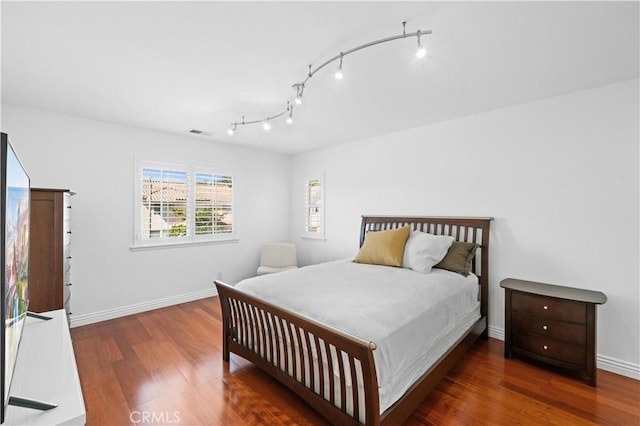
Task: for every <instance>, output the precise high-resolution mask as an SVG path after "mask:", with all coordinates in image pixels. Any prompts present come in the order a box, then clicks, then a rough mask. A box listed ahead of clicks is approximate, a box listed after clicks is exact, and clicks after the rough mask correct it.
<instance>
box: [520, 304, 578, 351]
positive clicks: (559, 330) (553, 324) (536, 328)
mask: <svg viewBox="0 0 640 426" xmlns="http://www.w3.org/2000/svg"><path fill="white" fill-rule="evenodd" d="M511 327H512V328H514V329H517V330H521V331H527V332H529V333H532V334H537V335H538V336H541V337H551V338H552V339H558V340H563V341H565V342H571V343H575V344H578V345H584V344H585V343H586V341H587V327H586V326H584V325H581V324H574V323H570V322H561V321H555V320H551V319H547V318H540V317H538V316H534V315H530V314H525V313H522V312H513V313H512V314H511Z"/></svg>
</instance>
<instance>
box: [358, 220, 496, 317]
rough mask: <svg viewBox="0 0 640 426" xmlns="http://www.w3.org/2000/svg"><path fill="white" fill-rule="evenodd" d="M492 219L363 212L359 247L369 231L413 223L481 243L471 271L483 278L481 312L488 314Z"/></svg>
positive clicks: (417, 227) (414, 226)
mask: <svg viewBox="0 0 640 426" xmlns="http://www.w3.org/2000/svg"><path fill="white" fill-rule="evenodd" d="M492 220H493V218H492V217H435V216H434V217H431V216H422V217H405V216H362V224H361V226H360V247H362V243H364V238H365V236H366V235H367V232H369V231H384V230H387V229H395V228H400V227H403V226H406V225H410V226H411V230H412V231H415V230H417V231H421V232H427V233H429V234H434V235H448V236H451V237H454V238H455V239H456V241H466V242H469V243H476V244H479V245H480V247H479V248H478V250H477V252H476V257H475V262H474V263H473V265H472V271H473V273H474V274H476V275H477V276H478V280H479V282H480V302H481V308H480V312H481V315H483V316H485V315H487V310H488V306H489V226H490V224H491V221H492Z"/></svg>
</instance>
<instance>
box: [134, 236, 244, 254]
mask: <svg viewBox="0 0 640 426" xmlns="http://www.w3.org/2000/svg"><path fill="white" fill-rule="evenodd" d="M238 241H240V240H239V239H238V238H235V237H234V238H229V239H224V240H202V241H180V242H172V243H162V244H147V245H145V244H141V245H133V246H131V247H130V250H131V251H145V250H156V249H170V248H176V247H185V246H202V245H208V244H235V243H237V242H238Z"/></svg>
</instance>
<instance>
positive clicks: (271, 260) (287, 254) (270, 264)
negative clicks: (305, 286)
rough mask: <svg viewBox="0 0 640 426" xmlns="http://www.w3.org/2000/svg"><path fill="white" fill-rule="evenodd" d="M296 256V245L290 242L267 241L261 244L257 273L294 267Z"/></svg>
mask: <svg viewBox="0 0 640 426" xmlns="http://www.w3.org/2000/svg"><path fill="white" fill-rule="evenodd" d="M297 267H298V258H297V256H296V246H295V245H294V244H292V243H269V244H265V245H264V246H262V251H261V252H260V266H259V267H258V275H265V274H273V273H274V272H280V271H286V270H287V269H296V268H297Z"/></svg>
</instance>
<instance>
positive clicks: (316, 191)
mask: <svg viewBox="0 0 640 426" xmlns="http://www.w3.org/2000/svg"><path fill="white" fill-rule="evenodd" d="M304 200H305V207H304V215H305V217H304V234H303V236H304V237H309V238H324V237H325V232H324V228H325V223H324V221H325V219H324V218H325V205H324V179H323V176H322V175H315V176H311V177H309V178H307V179H305V182H304Z"/></svg>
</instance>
